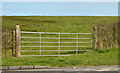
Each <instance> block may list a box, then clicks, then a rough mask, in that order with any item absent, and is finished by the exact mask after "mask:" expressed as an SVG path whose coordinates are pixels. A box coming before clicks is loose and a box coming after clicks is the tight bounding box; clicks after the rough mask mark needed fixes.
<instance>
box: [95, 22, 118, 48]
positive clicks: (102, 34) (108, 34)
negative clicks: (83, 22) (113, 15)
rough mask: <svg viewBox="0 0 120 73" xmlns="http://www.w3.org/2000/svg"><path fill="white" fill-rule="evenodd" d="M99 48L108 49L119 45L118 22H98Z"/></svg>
mask: <svg viewBox="0 0 120 73" xmlns="http://www.w3.org/2000/svg"><path fill="white" fill-rule="evenodd" d="M96 26H97V28H98V36H97V37H98V43H97V45H98V48H99V49H107V48H112V47H117V46H118V23H114V24H97V25H96Z"/></svg>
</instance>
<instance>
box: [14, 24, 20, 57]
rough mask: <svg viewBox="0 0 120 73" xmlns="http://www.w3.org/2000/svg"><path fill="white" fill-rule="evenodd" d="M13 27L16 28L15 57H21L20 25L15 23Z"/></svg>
mask: <svg viewBox="0 0 120 73" xmlns="http://www.w3.org/2000/svg"><path fill="white" fill-rule="evenodd" d="M15 29H16V41H15V42H16V50H15V51H16V52H15V54H16V57H17V58H20V57H21V55H20V27H19V25H16V27H15Z"/></svg>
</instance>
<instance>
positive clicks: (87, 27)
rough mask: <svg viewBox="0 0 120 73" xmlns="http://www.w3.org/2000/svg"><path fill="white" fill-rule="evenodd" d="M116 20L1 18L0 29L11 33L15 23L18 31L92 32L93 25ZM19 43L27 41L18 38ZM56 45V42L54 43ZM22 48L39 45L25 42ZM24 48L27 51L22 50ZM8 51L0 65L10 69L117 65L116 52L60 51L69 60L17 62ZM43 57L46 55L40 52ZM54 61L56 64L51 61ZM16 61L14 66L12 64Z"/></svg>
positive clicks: (43, 59) (48, 58)
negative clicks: (0, 25)
mask: <svg viewBox="0 0 120 73" xmlns="http://www.w3.org/2000/svg"><path fill="white" fill-rule="evenodd" d="M117 19H118V18H117V17H112V16H102V17H101V16H3V17H2V30H3V32H6V30H8V29H9V30H11V31H12V30H13V29H14V28H15V25H16V24H19V25H20V29H21V31H33V32H61V33H92V31H93V27H94V26H96V24H114V23H116V22H118V20H117ZM21 36H23V35H21ZM24 36H31V37H32V36H38V35H31V34H28V35H24ZM48 36H51V35H48ZM62 37H63V36H62ZM71 37H75V36H72V35H71ZM80 37H85V36H80ZM87 37H88V36H87ZM91 38H92V37H91ZM22 40H28V41H30V39H22ZM31 41H33V40H31ZM36 41H39V39H36ZM43 41H46V40H43ZM47 41H48V40H47ZM53 41H55V40H53ZM61 41H62V40H61ZM63 41H70V40H63ZM72 41H75V40H72ZM3 42H5V41H3ZM56 42H58V40H57V41H56ZM82 42H85V40H83V41H82ZM22 45H23V46H24V45H27V46H29V45H32V46H36V45H39V44H28V43H26V44H22ZM43 45H54V46H56V45H58V44H43ZM64 45H65V44H63V46H64ZM67 45H68V44H67ZM69 45H73V46H74V45H76V44H69ZM82 45H84V44H82ZM88 45H90V46H92V44H88ZM24 49H28V48H24ZM24 49H23V50H24ZM29 49H32V50H35V49H33V48H29ZM36 49H39V48H36ZM45 49H47V48H45ZM49 49H50V48H49ZM52 49H53V48H52ZM55 49H58V48H55ZM65 49H71V48H65ZM73 49H75V48H72V50H73ZM80 49H81V48H80ZM83 49H92V48H83ZM63 50H64V49H63ZM10 52H11V50H8V51H7V56H8V57H4V54H3V66H9V65H10V66H15V65H50V66H83V65H84V66H88V65H114V64H118V62H117V60H118V58H117V53H116V52H117V49H115V50H103V51H102V50H100V51H94V50H93V51H91V52H85V53H84V52H79V54H78V55H75V54H74V55H73V53H75V52H63V53H67V54H70V53H71V55H72V56H69V57H23V58H21V59H19V60H17V59H16V58H14V57H11V55H10V54H11V53H10ZM101 52H102V53H101ZM3 53H4V50H3ZM54 53H55V54H57V53H58V52H54ZM54 53H52V54H54ZM21 54H38V53H21ZM43 54H46V53H43ZM47 54H49V53H47ZM50 54H51V53H50ZM106 55H108V56H106ZM84 56H85V57H84ZM97 57H99V58H97ZM30 59H31V60H30ZM35 59H36V60H35ZM41 59H42V60H41ZM54 59H55V60H56V61H53V60H54ZM26 60H27V61H28V62H26ZM39 60H41V61H39ZM84 61H85V62H84ZM86 61H87V62H86ZM16 62H17V64H15V63H16Z"/></svg>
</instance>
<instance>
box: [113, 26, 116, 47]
mask: <svg viewBox="0 0 120 73" xmlns="http://www.w3.org/2000/svg"><path fill="white" fill-rule="evenodd" d="M115 40H116V39H115V25H113V45H115V44H116V42H115Z"/></svg>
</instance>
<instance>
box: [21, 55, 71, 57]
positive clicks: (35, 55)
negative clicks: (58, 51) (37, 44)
mask: <svg viewBox="0 0 120 73" xmlns="http://www.w3.org/2000/svg"><path fill="white" fill-rule="evenodd" d="M22 56H23V57H31V56H32V57H33V56H58V55H22ZM59 56H70V55H59Z"/></svg>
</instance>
